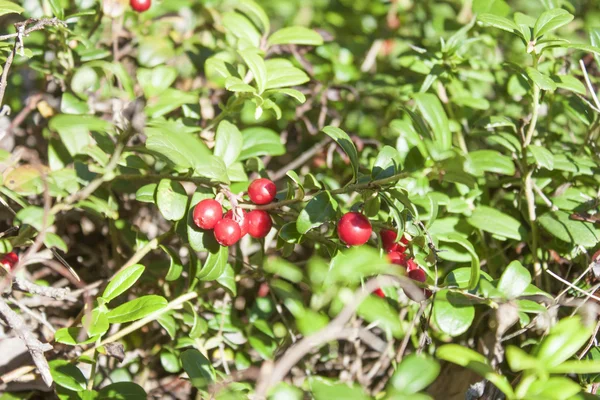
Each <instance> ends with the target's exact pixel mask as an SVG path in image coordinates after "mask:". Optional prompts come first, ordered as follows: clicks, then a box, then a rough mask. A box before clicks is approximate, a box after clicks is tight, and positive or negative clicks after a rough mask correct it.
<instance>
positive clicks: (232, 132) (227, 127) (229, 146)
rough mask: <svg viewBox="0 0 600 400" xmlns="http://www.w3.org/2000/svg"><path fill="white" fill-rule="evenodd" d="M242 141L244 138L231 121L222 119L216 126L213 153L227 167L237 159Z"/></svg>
mask: <svg viewBox="0 0 600 400" xmlns="http://www.w3.org/2000/svg"><path fill="white" fill-rule="evenodd" d="M243 143H244V139H243V137H242V133H241V132H240V130H239V129H238V128H237V127H236V126H235V125H233V124H232V123H231V122H228V121H222V122H221V123H220V124H219V126H218V127H217V133H216V136H215V148H214V155H215V156H216V157H219V158H220V159H221V160H223V162H224V163H225V165H226V166H227V167H229V166H230V165H231V164H233V163H234V162H235V161H236V160H237V159H238V157H239V155H240V153H241V152H242V147H243Z"/></svg>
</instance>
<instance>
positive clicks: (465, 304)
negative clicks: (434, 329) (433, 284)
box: [433, 289, 475, 336]
mask: <svg viewBox="0 0 600 400" xmlns="http://www.w3.org/2000/svg"><path fill="white" fill-rule="evenodd" d="M433 318H434V320H435V322H436V324H437V326H439V328H440V329H441V330H442V332H444V333H445V334H447V335H450V336H460V335H462V334H463V333H465V332H466V331H467V329H469V327H470V326H471V323H472V322H473V319H474V318H475V307H473V304H471V302H470V300H469V299H468V298H467V297H465V296H463V295H462V294H459V293H455V292H449V291H448V290H447V289H444V290H441V291H439V292H437V294H436V296H435V301H434V302H433Z"/></svg>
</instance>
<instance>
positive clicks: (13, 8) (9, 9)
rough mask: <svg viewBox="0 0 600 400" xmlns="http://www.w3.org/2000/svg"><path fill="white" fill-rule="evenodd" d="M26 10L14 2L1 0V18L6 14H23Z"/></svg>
mask: <svg viewBox="0 0 600 400" xmlns="http://www.w3.org/2000/svg"><path fill="white" fill-rule="evenodd" d="M23 11H25V9H24V8H23V7H21V6H20V5H18V4H15V3H13V2H12V1H7V0H0V16H2V15H6V14H21V13H22V12H23Z"/></svg>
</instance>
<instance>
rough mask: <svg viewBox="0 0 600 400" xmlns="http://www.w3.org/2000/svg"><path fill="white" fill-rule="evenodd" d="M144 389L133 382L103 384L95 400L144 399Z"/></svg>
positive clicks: (145, 396) (146, 396) (145, 397)
mask: <svg viewBox="0 0 600 400" xmlns="http://www.w3.org/2000/svg"><path fill="white" fill-rule="evenodd" d="M147 398H148V395H147V394H146V392H145V391H144V389H143V388H142V387H141V386H140V385H138V384H137V383H133V382H115V383H111V384H110V385H107V386H104V387H103V388H102V389H100V391H99V392H98V398H97V400H109V399H110V400H146V399H147Z"/></svg>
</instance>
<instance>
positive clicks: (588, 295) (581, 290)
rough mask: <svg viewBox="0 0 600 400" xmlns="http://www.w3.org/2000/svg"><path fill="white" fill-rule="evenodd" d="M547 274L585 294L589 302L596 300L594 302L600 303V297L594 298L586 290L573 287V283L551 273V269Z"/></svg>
mask: <svg viewBox="0 0 600 400" xmlns="http://www.w3.org/2000/svg"><path fill="white" fill-rule="evenodd" d="M546 272H547V273H548V274H550V276H552V277H553V278H554V279H556V280H558V281H560V282H562V283H564V284H565V285H567V286H568V287H570V288H571V289H575V290H576V291H578V292H580V293H583V294H584V295H585V296H586V297H587V298H588V300H589V299H594V300H596V301H598V302H600V297H597V296H594V295H593V294H591V293H588V292H586V291H585V290H583V289H581V288H578V287H577V286H575V285H573V284H572V283H571V282H569V281H567V280H566V279H563V278H561V277H560V276H558V275H556V274H555V273H554V272H552V271H550V270H549V269H547V270H546Z"/></svg>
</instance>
